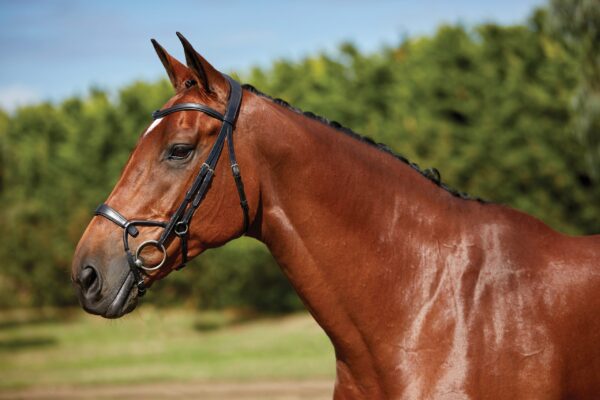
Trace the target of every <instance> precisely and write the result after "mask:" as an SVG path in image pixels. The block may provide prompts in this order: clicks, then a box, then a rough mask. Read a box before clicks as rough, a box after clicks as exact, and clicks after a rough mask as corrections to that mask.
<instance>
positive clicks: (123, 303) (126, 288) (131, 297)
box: [101, 272, 138, 319]
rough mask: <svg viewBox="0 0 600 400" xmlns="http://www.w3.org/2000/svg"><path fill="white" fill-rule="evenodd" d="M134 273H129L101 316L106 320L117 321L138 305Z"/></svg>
mask: <svg viewBox="0 0 600 400" xmlns="http://www.w3.org/2000/svg"><path fill="white" fill-rule="evenodd" d="M134 282H135V278H134V276H133V273H131V272H130V273H129V274H128V275H127V277H126V278H125V280H124V281H123V283H122V284H121V287H120V288H119V290H118V291H117V294H116V295H115V297H114V299H113V301H112V302H111V304H110V305H109V306H108V307H107V308H106V310H105V311H104V313H102V314H101V315H102V316H103V317H104V318H109V319H115V318H120V317H122V316H123V315H125V314H128V313H130V312H131V311H133V310H134V309H135V307H136V306H137V303H138V288H137V287H136V286H135V285H134Z"/></svg>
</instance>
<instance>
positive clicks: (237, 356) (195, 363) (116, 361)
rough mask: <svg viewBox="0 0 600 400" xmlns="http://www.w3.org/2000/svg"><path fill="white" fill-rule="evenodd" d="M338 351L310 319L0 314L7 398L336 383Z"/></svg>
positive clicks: (1, 387) (1, 386)
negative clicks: (160, 386) (127, 388)
mask: <svg viewBox="0 0 600 400" xmlns="http://www.w3.org/2000/svg"><path fill="white" fill-rule="evenodd" d="M333 376H334V356H333V350H332V347H331V345H330V343H329V341H328V339H327V337H326V336H325V334H324V333H323V332H322V331H321V329H320V328H319V327H318V326H317V325H316V323H315V322H314V321H313V320H312V318H311V317H310V316H309V315H308V314H305V313H300V314H293V315H290V316H285V317H278V318H274V317H258V318H257V317H254V318H249V317H248V316H243V315H240V314H239V313H233V312H202V313H199V312H195V311H192V310H164V309H154V308H151V307H148V306H142V307H140V308H139V309H138V310H136V311H134V312H133V313H132V314H131V315H129V316H126V317H125V318H122V319H119V320H114V321H109V320H104V319H102V318H99V317H93V316H89V315H86V314H84V312H83V311H80V310H69V311H68V312H65V311H55V310H46V311H19V312H8V313H6V312H4V313H2V314H0V393H1V392H2V391H6V390H15V389H19V388H21V389H22V388H30V389H31V388H34V389H35V388H57V387H88V386H102V385H131V384H134V385H135V384H141V383H153V384H156V383H160V382H164V383H169V382H170V383H175V382H177V383H182V382H247V383H248V382H264V381H268V382H278V381H286V382H290V381H292V382H302V381H310V380H331V381H333Z"/></svg>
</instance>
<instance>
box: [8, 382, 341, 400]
mask: <svg viewBox="0 0 600 400" xmlns="http://www.w3.org/2000/svg"><path fill="white" fill-rule="evenodd" d="M332 394H333V382H331V381H326V380H322V381H300V382H294V381H277V382H245V383H232V382H226V383H225V382H221V383H212V382H211V383H208V382H192V383H149V384H140V385H137V384H136V385H126V386H125V385H124V386H83V387H54V388H30V389H20V390H4V391H0V399H1V400H5V399H11V400H13V399H27V400H42V399H43V400H58V399H61V400H63V399H64V400H72V399H101V400H106V399H125V400H128V399H206V400H212V399H214V400H230V399H240V400H266V399H269V400H296V399H302V400H304V399H311V400H313V399H314V400H321V399H322V400H325V399H331V397H332Z"/></svg>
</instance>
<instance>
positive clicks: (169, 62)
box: [151, 39, 194, 92]
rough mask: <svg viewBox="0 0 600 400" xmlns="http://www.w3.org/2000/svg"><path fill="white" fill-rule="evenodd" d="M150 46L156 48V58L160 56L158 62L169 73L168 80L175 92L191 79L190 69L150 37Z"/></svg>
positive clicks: (192, 76) (183, 87)
mask: <svg viewBox="0 0 600 400" xmlns="http://www.w3.org/2000/svg"><path fill="white" fill-rule="evenodd" d="M151 42H152V46H154V50H156V54H157V55H158V58H160V62H162V64H163V66H164V67H165V70H166V71H167V75H169V80H170V81H171V84H172V85H173V87H174V88H175V90H176V91H177V92H179V91H181V90H183V89H185V88H186V82H187V81H190V80H193V79H194V75H193V73H192V71H190V69H189V68H188V67H186V66H185V65H183V64H182V63H180V62H179V61H177V59H176V58H175V57H173V56H172V55H170V54H169V53H167V51H166V50H165V49H163V47H162V46H161V45H160V44H158V42H157V41H156V40H154V39H151Z"/></svg>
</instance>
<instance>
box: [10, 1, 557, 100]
mask: <svg viewBox="0 0 600 400" xmlns="http://www.w3.org/2000/svg"><path fill="white" fill-rule="evenodd" d="M544 3H545V2H544V1H543V0H504V1H485V0H483V1H482V0H479V1H476V0H457V1H447V0H446V1H444V0H421V1H416V0H412V1H407V0H402V1H383V0H382V1H376V0H371V1H355V0H347V1H342V0H331V1H316V0H304V1H284V0H279V1H260V0H254V1H241V0H240V1H220V2H217V1H210V2H207V1H191V0H176V1H165V0H162V1H150V0H149V1H135V0H134V1H123V0H121V1H116V0H104V1H74V0H54V1H52V0H12V1H9V0H0V50H1V51H2V57H1V61H0V107H2V108H4V109H8V110H12V109H14V108H15V107H16V106H18V105H19V104H26V103H30V102H36V101H41V100H54V101H56V100H61V99H64V98H66V97H68V96H70V95H81V94H85V93H86V92H87V90H88V89H89V88H90V87H91V86H98V87H101V88H104V89H108V90H114V89H116V88H118V87H119V86H122V85H125V84H127V83H129V82H131V81H133V80H135V79H145V80H155V79H158V78H160V77H162V76H164V72H163V69H162V65H161V64H160V61H159V60H158V58H157V57H156V56H155V53H154V49H153V48H152V46H151V44H150V38H156V39H157V40H158V41H159V42H160V43H161V44H162V45H163V46H164V47H165V48H166V49H167V50H168V51H169V52H170V53H171V54H173V55H174V56H176V57H178V58H180V59H183V56H182V51H181V46H180V44H179V41H178V40H177V38H176V36H175V32H176V31H181V32H182V33H183V34H184V35H185V36H186V37H187V38H188V39H189V40H190V42H192V44H193V45H194V47H195V48H196V49H197V50H198V51H199V52H200V53H201V54H203V55H204V56H205V57H206V58H207V59H208V60H209V61H210V62H211V63H212V64H213V65H214V66H215V67H217V68H218V69H220V70H222V71H231V70H234V69H236V70H243V69H246V68H249V67H250V66H252V65H265V66H266V65H268V64H269V62H270V61H272V60H274V59H277V58H295V59H297V58H299V57H302V56H304V55H307V54H311V53H315V52H317V51H322V50H325V51H331V50H333V49H335V48H336V46H337V44H339V43H340V42H341V41H344V40H349V41H352V42H354V43H355V44H356V45H358V46H359V48H361V49H362V50H365V51H372V50H376V49H377V48H379V47H381V46H382V45H383V44H389V45H393V44H396V43H398V42H399V40H400V39H401V38H402V37H403V36H406V35H422V34H428V33H432V32H434V31H435V29H436V27H437V26H439V25H440V24H442V23H457V22H459V23H462V24H465V25H467V26H470V25H474V24H476V23H480V22H486V21H487V22H489V21H493V22H497V23H502V24H511V23H518V22H523V21H525V19H526V18H527V16H529V15H530V13H531V11H532V10H533V9H534V7H536V6H539V5H543V4H544Z"/></svg>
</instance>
